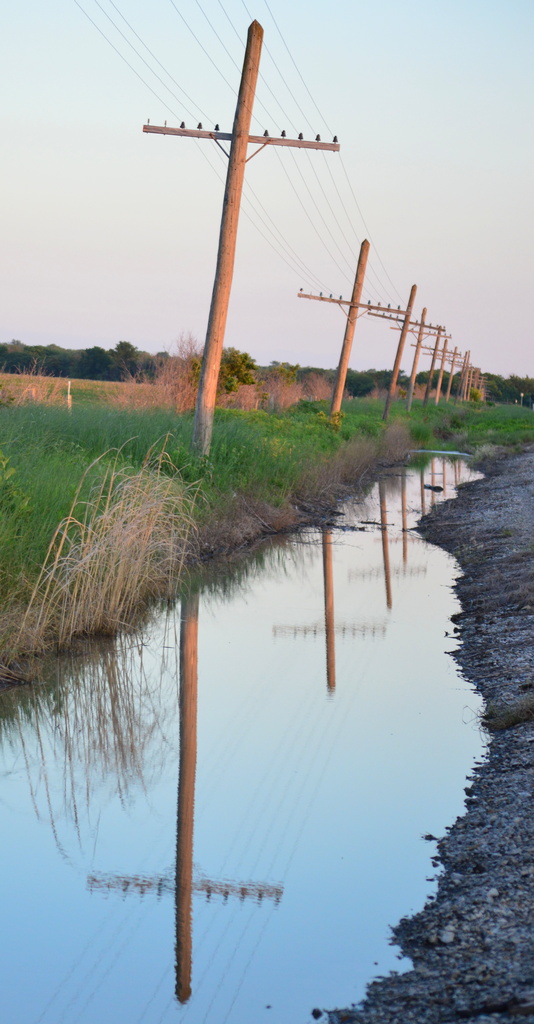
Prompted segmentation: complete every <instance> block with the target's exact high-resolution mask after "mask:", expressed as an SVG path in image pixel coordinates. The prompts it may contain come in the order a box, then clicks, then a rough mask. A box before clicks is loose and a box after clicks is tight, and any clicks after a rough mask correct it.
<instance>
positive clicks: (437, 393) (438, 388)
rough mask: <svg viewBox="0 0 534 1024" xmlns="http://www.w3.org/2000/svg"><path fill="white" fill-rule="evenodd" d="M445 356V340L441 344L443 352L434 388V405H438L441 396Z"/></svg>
mask: <svg viewBox="0 0 534 1024" xmlns="http://www.w3.org/2000/svg"><path fill="white" fill-rule="evenodd" d="M446 356H447V339H445V341H444V343H443V350H442V353H441V366H440V370H439V377H438V386H437V388H436V405H439V397H440V395H441V385H442V383H443V371H444V369H445V358H446Z"/></svg>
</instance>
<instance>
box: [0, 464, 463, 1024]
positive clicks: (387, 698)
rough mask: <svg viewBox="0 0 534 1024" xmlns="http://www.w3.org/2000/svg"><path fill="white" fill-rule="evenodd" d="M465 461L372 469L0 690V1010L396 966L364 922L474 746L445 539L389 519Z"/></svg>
mask: <svg viewBox="0 0 534 1024" xmlns="http://www.w3.org/2000/svg"><path fill="white" fill-rule="evenodd" d="M469 475H470V471H469V470H468V469H467V467H466V466H465V465H463V464H461V463H458V462H457V463H455V464H452V463H450V462H442V460H441V459H440V460H438V459H435V460H433V463H432V465H431V466H429V467H428V469H427V470H426V471H425V472H424V474H423V471H421V472H419V471H414V470H411V471H407V472H403V473H397V474H395V475H392V476H390V477H388V478H386V480H385V481H383V482H382V483H381V485H380V487H378V486H377V487H375V488H374V490H373V491H372V493H371V494H370V496H369V497H368V499H366V501H365V503H364V504H355V503H353V504H348V505H347V506H345V515H344V516H343V517H340V526H341V528H340V529H336V530H334V531H324V532H322V533H321V532H318V531H307V532H306V533H305V534H301V535H299V536H298V537H296V538H294V539H291V540H289V541H286V542H284V543H280V542H276V543H273V544H270V545H264V546H263V547H262V548H261V550H260V551H258V552H256V554H255V555H253V556H249V558H248V559H246V560H244V561H243V562H240V563H239V564H238V565H234V566H233V567H227V568H226V569H225V570H224V571H223V570H221V569H220V568H219V569H218V570H217V571H216V572H215V573H214V575H213V576H212V577H210V578H209V579H208V580H207V581H206V580H205V581H204V583H203V585H202V586H201V587H200V592H198V589H197V591H196V592H194V588H193V587H192V588H191V590H192V592H191V593H190V594H188V595H186V596H184V598H183V599H182V601H181V603H179V604H178V606H177V608H176V609H174V610H172V611H169V610H166V612H165V613H162V614H160V615H158V616H155V617H154V619H153V621H152V622H151V623H150V624H149V625H148V626H147V628H146V631H145V635H144V637H143V641H142V642H139V643H138V642H134V641H133V640H132V638H131V637H130V638H122V639H120V640H118V641H116V642H114V643H110V644H109V645H108V646H107V647H105V648H102V647H101V646H100V647H95V648H93V649H92V651H91V653H90V655H89V656H88V657H86V658H84V659H81V658H80V659H74V658H71V659H66V660H62V661H61V662H60V663H58V664H57V665H55V666H53V668H52V669H51V671H50V682H49V683H48V684H47V685H44V686H41V687H35V688H32V689H31V690H26V691H24V692H15V691H12V692H10V693H8V694H6V695H4V697H3V698H2V700H1V702H0V771H1V773H2V782H1V787H0V797H1V799H0V820H1V828H2V835H3V837H4V841H3V843H2V853H1V858H2V867H1V870H2V878H3V886H2V888H3V895H2V904H1V914H2V926H3V935H4V952H3V955H2V958H1V967H0V971H1V991H2V1005H3V1014H2V1016H3V1019H5V1020H6V1021H8V1020H9V1021H10V1024H63V1022H64V1024H78V1022H80V1024H95V1022H97V1021H98V1022H99V1024H108V1022H109V1024H111V1022H113V1024H181V1022H182V1021H183V1022H185V1024H204V1022H206V1024H224V1022H227V1021H228V1022H229V1024H256V1022H262V1021H265V1022H268V1024H271V1022H272V1024H299V1022H301V1024H304V1022H307V1021H309V1020H311V1017H310V1011H311V1009H312V1008H313V1007H332V1006H335V1005H347V1004H350V1003H351V1002H356V1001H358V1000H359V999H360V998H362V996H363V994H364V989H365V984H366V982H367V981H369V980H370V979H371V978H372V977H373V976H375V975H377V974H380V973H384V972H386V971H388V970H390V969H396V970H404V969H407V968H408V967H409V966H410V965H409V962H408V961H406V960H400V959H399V958H398V950H397V949H396V947H394V946H391V945H390V944H389V927H390V925H393V924H394V923H395V922H396V921H397V920H398V919H399V918H400V917H401V916H402V915H403V914H407V913H410V912H412V911H415V910H417V909H419V908H420V907H421V906H422V904H423V902H424V900H425V898H426V896H427V895H428V894H429V893H430V892H432V890H433V889H434V884H433V883H432V881H430V879H431V876H432V875H433V870H432V868H431V863H430V857H431V855H432V853H433V852H434V846H433V844H432V843H429V842H425V841H424V840H423V839H422V835H423V834H425V833H432V834H434V835H440V834H442V833H443V830H444V828H445V827H446V825H447V824H449V823H451V822H452V821H453V820H454V818H455V817H456V815H457V814H459V813H461V811H462V807H463V786H464V780H465V776H466V774H467V773H468V771H469V769H470V767H471V766H472V764H473V762H474V760H475V759H476V758H477V757H479V756H480V753H481V749H482V740H481V737H480V734H479V731H478V728H477V724H476V715H477V710H478V699H477V698H476V696H475V695H474V693H473V692H472V691H471V690H470V689H469V688H468V687H467V685H466V684H465V683H464V681H463V680H462V679H461V677H460V676H459V675H458V672H457V670H456V668H455V663H454V661H453V659H452V658H451V657H450V656H449V652H450V651H452V650H453V649H454V647H455V641H454V638H453V637H452V636H450V635H449V634H450V633H451V632H452V627H451V625H450V623H449V619H450V616H451V614H452V613H453V612H454V611H456V610H458V608H457V602H456V600H455V598H454V595H453V593H452V591H451V584H452V580H453V578H454V572H455V568H454V563H453V561H452V560H451V559H450V558H449V557H448V556H447V555H446V554H445V553H444V552H443V551H441V550H439V549H437V548H433V547H430V546H428V545H427V544H425V543H424V542H423V541H422V540H421V539H420V538H419V537H418V536H417V534H415V533H413V532H411V529H412V528H413V526H414V525H415V523H416V521H417V518H418V517H419V516H420V514H421V506H422V502H424V503H425V506H426V508H428V507H429V506H430V504H431V503H432V502H434V501H436V500H441V498H442V497H444V496H450V494H451V493H452V487H453V484H454V482H455V481H456V482H458V481H459V479H460V477H461V479H463V480H465V479H467V478H468V476H469ZM431 482H433V483H434V484H435V485H439V486H444V487H445V490H444V492H443V493H442V494H437V493H436V492H434V491H428V490H426V489H424V484H425V483H427V484H428V483H431Z"/></svg>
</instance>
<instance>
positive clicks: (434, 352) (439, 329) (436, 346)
mask: <svg viewBox="0 0 534 1024" xmlns="http://www.w3.org/2000/svg"><path fill="white" fill-rule="evenodd" d="M442 330H443V328H442V327H438V333H437V336H436V344H435V345H434V351H433V353H432V362H431V364H430V373H429V375H428V380H427V384H426V390H425V397H424V399H423V405H428V399H429V397H430V390H431V388H432V377H433V375H434V366H435V365H436V357H437V354H438V349H439V341H440V338H441V332H442Z"/></svg>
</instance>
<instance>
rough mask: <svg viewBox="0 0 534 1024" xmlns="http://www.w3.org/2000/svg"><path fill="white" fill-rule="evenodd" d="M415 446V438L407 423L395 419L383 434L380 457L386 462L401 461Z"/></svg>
mask: <svg viewBox="0 0 534 1024" xmlns="http://www.w3.org/2000/svg"><path fill="white" fill-rule="evenodd" d="M411 448H413V440H412V437H411V436H410V431H409V430H408V427H407V426H406V424H405V423H401V422H400V420H394V421H393V423H390V424H389V426H388V427H387V428H386V430H385V431H384V433H383V435H382V439H381V443H380V457H381V459H383V460H385V461H386V462H401V461H402V460H403V459H405V457H406V455H407V453H408V452H409V451H410V449H411Z"/></svg>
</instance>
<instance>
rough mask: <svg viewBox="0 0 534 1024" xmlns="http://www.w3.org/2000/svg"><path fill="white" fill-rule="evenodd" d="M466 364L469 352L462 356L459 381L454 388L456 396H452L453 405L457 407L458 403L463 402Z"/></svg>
mask: <svg viewBox="0 0 534 1024" xmlns="http://www.w3.org/2000/svg"><path fill="white" fill-rule="evenodd" d="M468 362H469V352H466V353H465V355H464V359H463V363H462V369H461V371H460V379H459V381H458V386H457V388H456V394H455V396H454V404H455V405H457V403H458V401H460V402H463V390H464V381H465V375H466V373H467V364H468Z"/></svg>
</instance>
